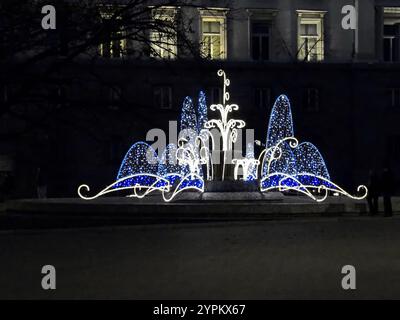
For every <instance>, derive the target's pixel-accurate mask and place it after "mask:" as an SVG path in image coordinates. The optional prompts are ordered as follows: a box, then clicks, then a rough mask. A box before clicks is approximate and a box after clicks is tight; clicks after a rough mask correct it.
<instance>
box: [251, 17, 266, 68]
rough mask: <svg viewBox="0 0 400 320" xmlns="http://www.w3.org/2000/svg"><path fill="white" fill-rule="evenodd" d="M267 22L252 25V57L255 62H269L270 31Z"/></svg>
mask: <svg viewBox="0 0 400 320" xmlns="http://www.w3.org/2000/svg"><path fill="white" fill-rule="evenodd" d="M269 29H270V26H269V24H268V23H266V22H253V23H252V24H251V57H252V59H253V60H264V61H265V60H269V31H270V30H269Z"/></svg>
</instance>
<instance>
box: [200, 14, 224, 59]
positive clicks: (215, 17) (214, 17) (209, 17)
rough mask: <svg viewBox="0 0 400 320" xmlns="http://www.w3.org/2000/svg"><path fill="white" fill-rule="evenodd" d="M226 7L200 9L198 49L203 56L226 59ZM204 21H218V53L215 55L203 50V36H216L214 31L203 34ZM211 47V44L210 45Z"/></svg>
mask: <svg viewBox="0 0 400 320" xmlns="http://www.w3.org/2000/svg"><path fill="white" fill-rule="evenodd" d="M227 12H228V10H227V9H209V10H200V19H199V23H200V27H199V30H200V37H199V41H200V49H201V55H202V57H203V58H206V59H210V60H225V59H227V56H228V55H227V23H226V14H227ZM204 22H218V23H219V37H220V48H221V51H220V54H219V55H218V56H217V57H213V56H212V55H211V56H209V55H208V53H206V54H205V52H204V37H205V36H210V37H212V36H216V34H215V33H209V34H207V35H205V33H204V31H203V23H204ZM211 48H212V46H211Z"/></svg>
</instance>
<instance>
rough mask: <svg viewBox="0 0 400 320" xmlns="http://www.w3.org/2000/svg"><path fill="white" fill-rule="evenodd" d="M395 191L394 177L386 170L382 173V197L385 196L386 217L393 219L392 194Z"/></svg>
mask: <svg viewBox="0 0 400 320" xmlns="http://www.w3.org/2000/svg"><path fill="white" fill-rule="evenodd" d="M393 189H394V182H393V175H392V173H391V170H390V169H389V168H384V169H383V173H382V195H383V208H384V216H385V217H391V216H392V215H393V210H392V199H391V197H392V194H393Z"/></svg>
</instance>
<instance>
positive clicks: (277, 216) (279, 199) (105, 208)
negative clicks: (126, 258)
mask: <svg viewBox="0 0 400 320" xmlns="http://www.w3.org/2000/svg"><path fill="white" fill-rule="evenodd" d="M232 195H235V196H234V197H232ZM238 195H240V196H241V199H244V200H240V201H239V200H238V197H239V196H238ZM260 195H261V196H260ZM199 196H203V195H202V194H200V193H188V194H185V197H189V198H188V199H180V201H174V202H169V203H165V202H164V201H163V200H162V199H161V198H160V197H159V196H158V197H157V196H150V197H146V198H145V199H135V198H129V197H104V198H98V199H95V200H90V201H86V200H83V199H79V198H50V199H20V200H13V201H8V202H6V203H5V205H4V206H5V210H4V211H3V214H2V215H0V229H13V228H54V227H60V228H65V227H69V226H72V227H78V226H101V225H132V224H158V223H182V222H216V221H259V220H260V221H263V220H281V219H298V218H307V217H312V218H315V217H331V216H336V217H337V216H360V215H366V214H367V211H368V210H367V203H366V201H365V200H361V201H356V200H352V199H349V198H345V197H328V199H326V200H325V201H324V202H321V203H319V202H315V201H313V200H311V199H309V198H308V197H305V196H283V195H282V194H281V193H277V194H274V193H269V194H268V196H267V197H266V196H264V195H262V194H261V193H260V194H258V193H256V192H249V193H243V194H242V193H229V194H227V195H225V194H224V193H214V194H212V193H210V196H209V197H206V199H203V200H200V199H198V197H199ZM227 196H228V197H227ZM254 196H260V197H259V198H257V199H258V200H256V198H255V197H254ZM196 197H197V198H196Z"/></svg>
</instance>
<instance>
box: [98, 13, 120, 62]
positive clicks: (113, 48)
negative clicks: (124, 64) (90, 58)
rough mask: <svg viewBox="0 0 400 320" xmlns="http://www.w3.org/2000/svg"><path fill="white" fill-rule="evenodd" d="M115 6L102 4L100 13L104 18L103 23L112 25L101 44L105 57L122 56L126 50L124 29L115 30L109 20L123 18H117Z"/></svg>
mask: <svg viewBox="0 0 400 320" xmlns="http://www.w3.org/2000/svg"><path fill="white" fill-rule="evenodd" d="M115 9H116V8H115V7H114V6H102V7H101V8H100V15H101V18H102V19H103V23H104V25H105V26H106V28H107V26H110V28H111V29H113V30H111V31H110V32H107V34H106V35H105V36H104V39H103V41H102V43H101V44H100V55H101V56H102V57H103V58H120V57H122V56H123V55H124V53H125V50H126V39H125V38H124V32H123V31H122V30H114V28H115V27H112V26H111V25H112V24H110V23H109V22H110V20H111V19H117V20H119V19H121V18H120V17H117V18H115V17H114V12H115Z"/></svg>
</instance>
